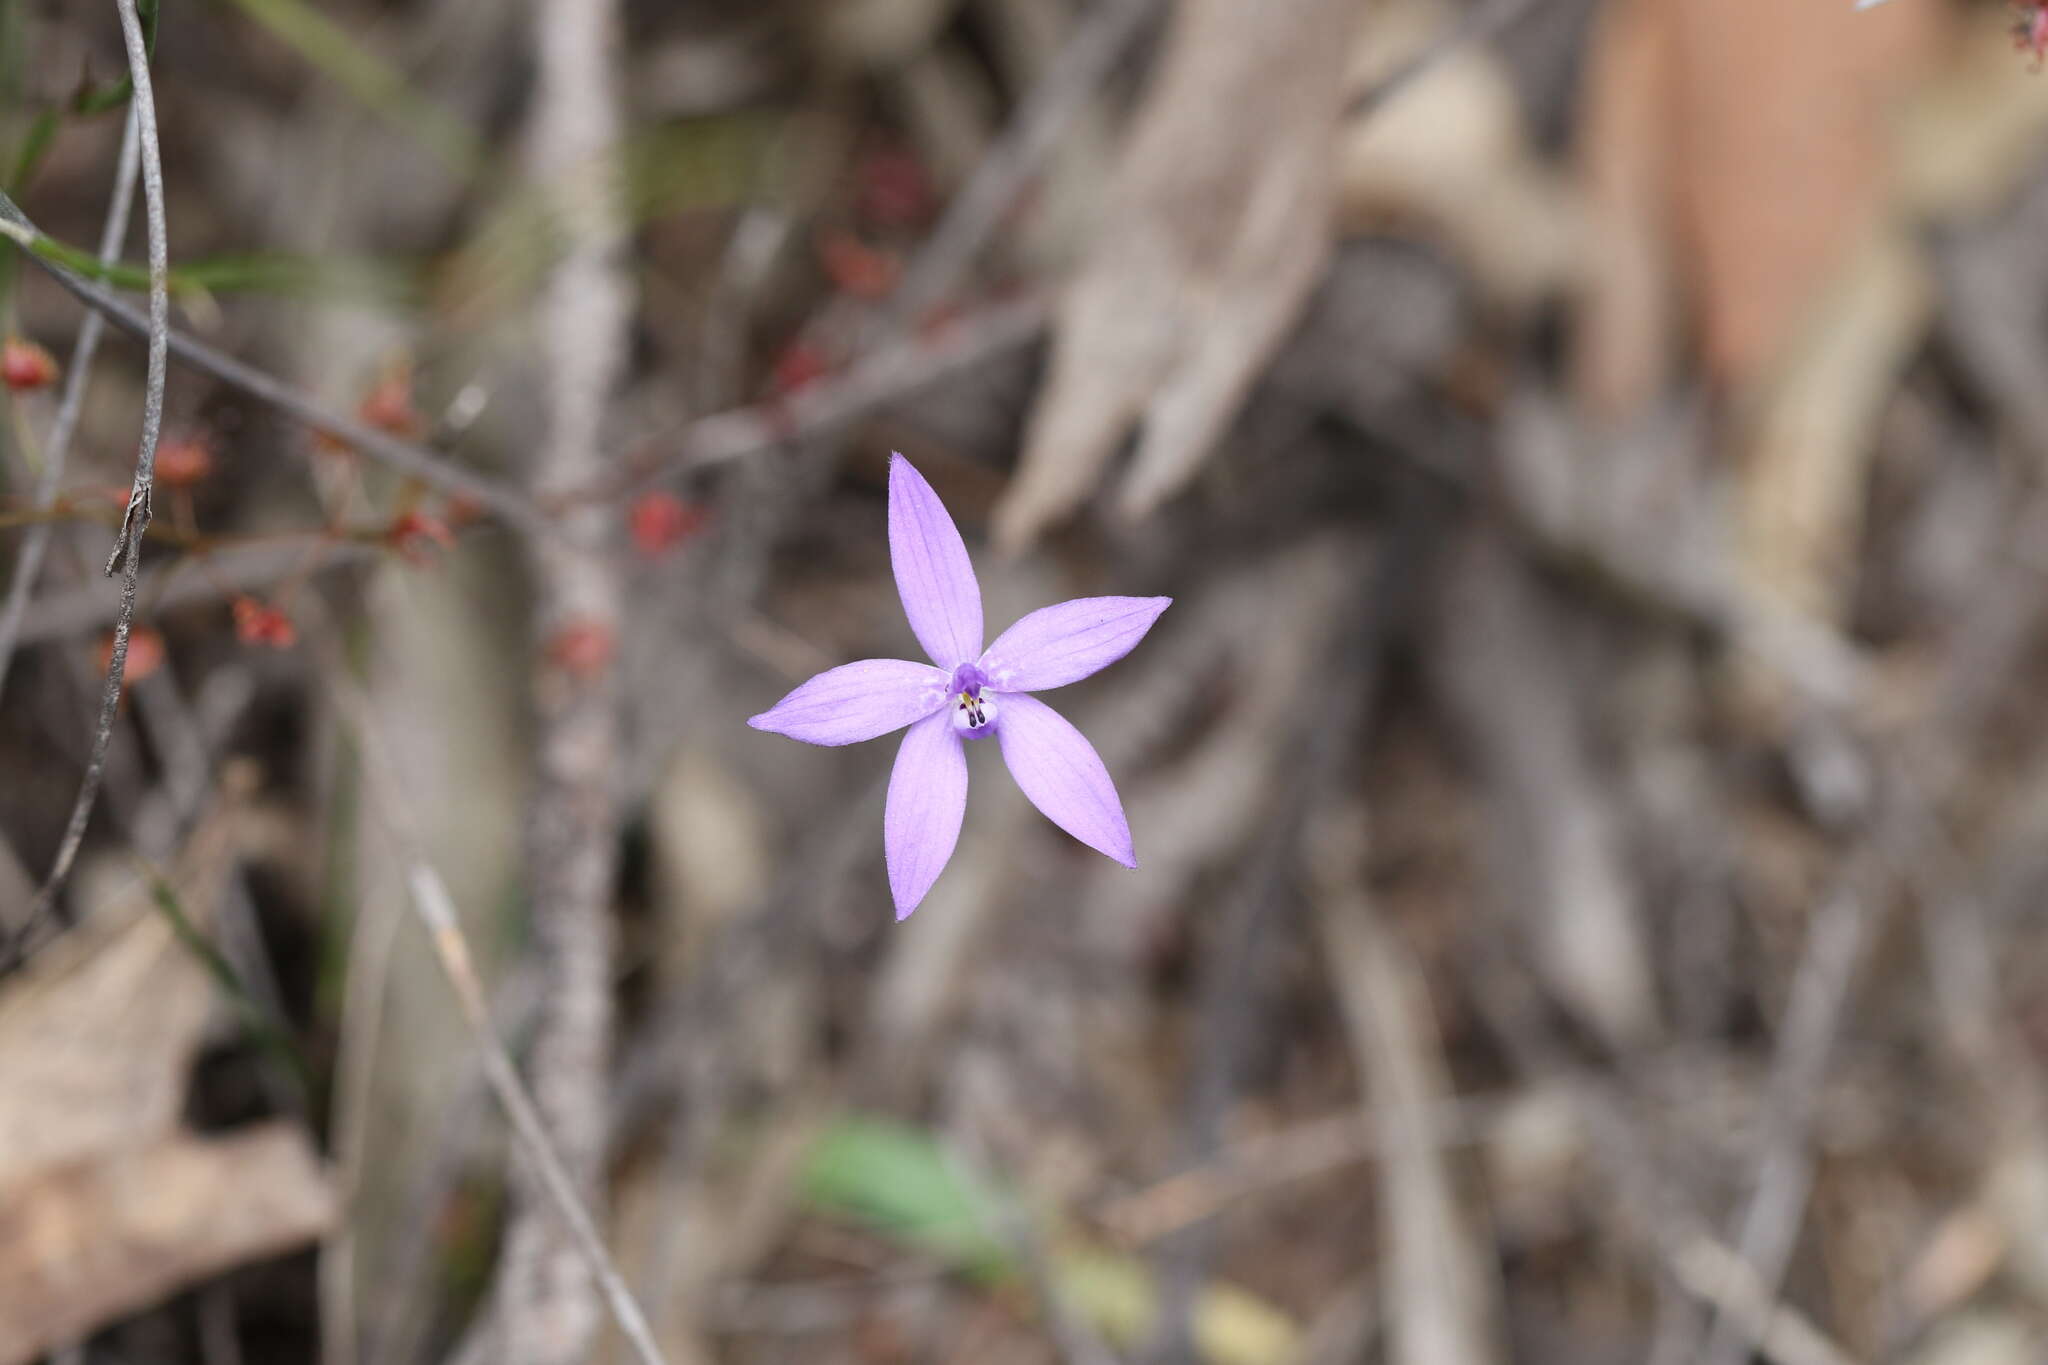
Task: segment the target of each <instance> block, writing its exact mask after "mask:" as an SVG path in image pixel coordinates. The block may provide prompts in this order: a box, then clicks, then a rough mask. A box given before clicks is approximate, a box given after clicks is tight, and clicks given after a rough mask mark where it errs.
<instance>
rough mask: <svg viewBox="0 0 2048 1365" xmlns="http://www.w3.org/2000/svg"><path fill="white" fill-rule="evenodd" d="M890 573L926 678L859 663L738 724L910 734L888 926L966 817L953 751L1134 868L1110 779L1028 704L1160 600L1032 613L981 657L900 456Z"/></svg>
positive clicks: (890, 814)
mask: <svg viewBox="0 0 2048 1365" xmlns="http://www.w3.org/2000/svg"><path fill="white" fill-rule="evenodd" d="M889 559H890V562H891V563H892V565H893V566H894V568H895V570H896V592H897V595H898V596H900V597H901V598H902V599H903V614H904V615H905V616H908V617H909V618H910V629H911V632H912V633H913V634H915V635H916V636H917V642H918V643H919V644H920V645H923V646H924V652H925V653H926V654H928V655H930V656H931V660H932V662H931V663H930V664H920V663H912V662H910V661H909V660H905V659H863V660H861V661H860V662H859V663H851V664H842V665H841V666H840V667H838V668H833V669H827V670H826V671H825V672H823V673H820V674H818V676H817V677H815V678H812V679H811V680H810V681H809V682H807V683H805V684H804V685H803V686H801V687H799V688H797V689H796V690H795V691H794V692H791V693H790V694H789V695H788V696H786V697H784V698H783V699H782V700H781V701H779V702H777V703H775V705H774V706H773V707H772V708H771V709H769V710H767V711H764V712H762V713H761V714H760V715H758V716H755V717H754V718H753V719H751V720H749V721H748V722H747V724H749V725H751V726H753V727H754V728H755V729H756V730H769V731H772V732H774V733H775V734H779V735H788V736H789V737H790V738H791V739H800V740H802V741H803V742H804V743H806V744H857V743H859V742H860V741H861V740H864V739H873V738H875V737H876V736H878V735H886V734H888V733H889V732H891V731H892V730H901V729H903V728H904V727H905V726H908V727H909V731H908V733H906V734H905V735H904V736H903V745H902V747H901V748H899V749H898V750H897V751H896V767H895V769H894V770H893V771H892V772H891V773H890V775H889V799H888V804H887V806H886V809H885V812H884V815H883V819H882V846H883V851H884V853H885V854H886V855H887V860H888V864H889V892H890V894H891V895H892V896H893V897H894V898H895V901H896V918H897V919H899V920H900V919H903V918H905V917H906V916H908V915H909V914H910V912H911V911H913V910H915V909H917V905H918V902H919V901H922V900H923V899H924V897H925V893H926V892H927V891H929V890H931V888H932V883H933V882H936V881H937V880H938V879H939V873H940V872H942V871H943V870H945V866H946V862H947V860H948V859H950V858H951V857H952V856H953V847H954V845H955V844H957V843H958V842H959V841H960V824H961V821H962V819H963V818H964V817H965V815H966V812H967V753H966V750H965V748H964V747H963V746H962V743H961V741H963V740H968V739H981V738H983V737H984V736H986V735H989V734H993V735H995V737H996V740H997V742H998V743H999V744H1000V745H1001V746H1002V751H1003V762H1004V763H1006V764H1008V765H1009V768H1010V775H1011V776H1012V777H1014V778H1016V779H1017V785H1018V786H1019V787H1021V788H1022V789H1023V791H1024V795H1026V796H1027V797H1029V798H1031V804H1032V805H1034V806H1036V807H1038V809H1039V810H1040V811H1041V812H1042V813H1043V814H1044V815H1045V817H1046V819H1048V820H1050V821H1052V822H1053V823H1054V824H1055V825H1058V826H1059V827H1060V828H1061V829H1063V830H1065V831H1066V832H1067V833H1069V834H1071V835H1073V836H1074V837H1075V838H1076V839H1079V840H1080V841H1081V842H1082V843H1084V844H1086V845H1088V847H1090V848H1092V849H1094V850H1095V851H1096V852H1097V853H1101V854H1104V855H1106V856H1107V857H1109V858H1111V859H1113V860H1115V861H1116V862H1119V863H1122V864H1123V865H1124V866H1125V867H1133V868H1134V867H1136V866H1137V865H1138V860H1137V857H1136V855H1134V854H1133V853H1132V851H1131V827H1130V825H1129V823H1128V822H1127V821H1126V820H1125V819H1124V808H1123V803H1122V802H1121V801H1119V800H1118V799H1117V794H1116V786H1115V784H1114V783H1112V782H1111V781H1110V780H1109V770H1108V769H1106V768H1104V767H1103V766H1102V760H1101V759H1100V758H1099V757H1097V756H1096V753H1095V748H1094V746H1093V745H1091V744H1089V743H1088V741H1087V740H1086V739H1084V738H1083V737H1082V735H1081V732H1080V731H1079V730H1076V729H1075V728H1074V727H1073V726H1072V725H1069V724H1068V723H1067V722H1066V720H1065V719H1064V718H1062V717H1061V716H1060V714H1059V713H1058V712H1057V711H1055V710H1053V709H1052V708H1051V707H1050V706H1047V705H1046V704H1045V703H1044V702H1042V701H1040V700H1038V698H1036V697H1034V696H1032V695H1031V694H1032V693H1034V692H1042V691H1046V690H1048V689H1050V688H1054V687H1065V686H1066V685H1067V684H1068V683H1071V682H1079V681H1080V680H1081V679H1083V678H1085V677H1087V676H1088V675H1089V674H1091V673H1094V672H1096V671H1097V670H1099V669H1102V668H1106V667H1108V666H1109V665H1110V664H1113V663H1115V662H1116V661H1117V660H1118V659H1121V658H1123V657H1124V655H1126V654H1128V653H1130V652H1131V650H1132V649H1133V648H1135V647H1136V646H1137V643H1138V641H1140V640H1142V639H1144V638H1145V632H1146V631H1148V630H1150V629H1151V628H1152V623H1153V622H1154V621H1156V620H1158V619H1159V613H1161V612H1163V611H1165V610H1166V609H1167V607H1169V606H1170V605H1172V603H1173V599H1172V598H1171V597H1077V598H1075V599H1074V600H1073V601H1071V602H1061V603H1059V604H1058V605H1057V606H1051V607H1042V608H1040V609H1039V610H1037V611H1034V612H1032V613H1031V614H1030V615H1028V616H1026V617H1024V618H1023V619H1022V620H1020V621H1018V622H1017V624H1015V625H1013V626H1011V627H1010V628H1009V629H1008V630H1006V631H1004V632H1003V633H1002V634H1001V635H999V636H997V637H996V642H995V643H994V644H992V645H990V646H989V647H988V648H987V649H983V648H982V647H981V641H982V626H981V586H980V585H979V584H978V583H976V582H975V579H974V565H973V564H971V563H969V562H968V559H967V546H966V544H965V543H964V542H962V540H961V539H960V532H959V530H958V529H957V528H956V527H955V526H954V525H953V519H952V518H951V517H949V516H947V515H946V509H945V506H944V504H942V503H940V501H939V495H938V494H936V493H934V492H933V491H932V486H931V485H930V484H928V483H926V482H925V481H924V476H923V475H921V474H919V473H918V472H917V471H916V470H915V469H912V468H911V467H910V462H909V461H908V460H906V459H904V458H903V457H902V456H901V455H897V456H895V457H893V458H892V459H891V460H890V462H889Z"/></svg>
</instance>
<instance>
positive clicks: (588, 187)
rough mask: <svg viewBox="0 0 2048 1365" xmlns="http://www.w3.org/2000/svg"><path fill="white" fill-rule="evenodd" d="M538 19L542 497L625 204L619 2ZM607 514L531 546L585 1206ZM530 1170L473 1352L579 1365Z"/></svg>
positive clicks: (571, 435)
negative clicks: (617, 150)
mask: <svg viewBox="0 0 2048 1365" xmlns="http://www.w3.org/2000/svg"><path fill="white" fill-rule="evenodd" d="M533 21H534V28H533V44H534V51H535V55H536V60H537V68H536V73H535V90H534V100H533V112H532V122H533V128H532V148H533V173H534V177H535V180H536V182H537V183H539V184H543V185H559V186H561V187H562V192H560V193H557V194H555V195H553V196H552V202H551V207H552V213H553V217H554V219H555V221H556V223H557V224H558V226H559V228H560V230H561V235H562V241H563V245H564V249H563V252H562V255H561V257H560V258H559V259H558V260H557V261H556V262H555V264H554V267H553V270H552V271H551V273H550V275H549V277H548V279H547V282H546V284H545V286H544V287H543V289H542V292H541V298H540V302H539V308H538V310H537V320H538V322H539V335H540V354H539V360H540V363H541V375H542V384H543V387H544V393H543V399H544V411H545V413H546V422H547V427H546V431H545V432H544V433H543V434H542V436H541V440H540V442H539V444H538V447H537V449H536V450H535V452H534V459H533V464H532V468H531V470H530V472H529V476H528V483H529V487H530V488H531V490H532V492H533V495H534V498H535V501H536V502H539V503H541V504H542V505H544V506H545V505H547V503H548V500H549V498H550V497H551V496H553V495H555V494H559V493H562V492H566V491H569V490H573V489H578V488H583V487H587V486H589V485H590V484H591V483H593V482H595V481H596V480H597V479H598V478H599V477H600V476H601V475H602V473H603V472H604V470H605V468H606V463H607V460H606V452H605V450H604V447H603V437H604V418H605V413H606V411H607V409H608V408H609V407H610V405H611V402H612V399H613V396H614V395H615V394H616V392H617V391H618V387H619V382H620V378H621V376H622V375H623V374H624V372H625V368H626V359H627V351H628V333H629V330H630V328H631V325H632V312H633V296H632V291H631V286H630V283H629V280H628V275H627V272H626V270H625V268H624V264H623V259H622V258H623V256H624V247H625V242H626V232H627V229H626V217H625V208H624V205H623V203H622V202H621V200H620V193H619V189H618V186H617V185H616V184H615V183H614V181H613V177H612V176H611V175H610V174H608V173H607V172H606V170H605V169H604V168H605V167H606V165H607V161H608V153H609V152H610V150H611V149H612V148H613V146H614V145H615V144H616V143H617V142H618V139H619V135H620V126H621V123H622V115H621V111H620V107H619V90H620V88H621V86H622V84H623V76H622V75H621V72H620V69H619V54H618V41H619V22H620V21H619V13H618V3H617V0H541V3H540V4H538V5H537V6H535V8H534V12H533ZM613 525H614V523H613V521H612V518H611V515H610V513H609V511H608V509H607V508H606V507H605V506H604V505H602V504H601V503H590V502H583V503H573V504H569V505H567V506H564V507H562V508H561V511H560V514H559V529H560V532H561V534H560V535H558V536H555V537H551V538H546V539H541V538H534V539H531V540H529V541H528V543H527V544H526V546H525V547H524V548H525V549H526V552H527V562H528V565H529V567H530V570H531V575H532V582H533V590H534V602H533V615H532V624H531V630H532V635H533V639H532V642H531V643H532V656H531V664H532V673H531V676H532V700H533V723H532V735H533V755H534V762H533V783H532V790H531V792H530V794H529V796H528V799H527V808H526V835H525V840H524V848H523V855H524V857H523V861H524V863H525V868H526V878H525V880H526V889H527V904H528V914H529V916H530V917H531V920H532V924H533V935H534V939H535V943H536V946H537V947H538V949H539V952H540V958H541V963H542V966H543V969H544V971H545V972H546V979H545V988H544V992H543V995H542V999H541V1010H540V1018H539V1020H538V1023H537V1026H536V1028H535V1031H534V1038H533V1046H532V1049H531V1051H530V1053H529V1056H528V1068H529V1074H530V1076H531V1078H532V1084H533V1095H534V1101H535V1105H536V1107H537V1109H538V1111H539V1117H540V1118H541V1119H542V1120H543V1121H544V1122H545V1123H546V1125H547V1131H548V1136H549V1138H550V1139H551V1141H552V1144H553V1147H554V1149H555V1151H556V1152H557V1153H558V1154H559V1155H560V1156H561V1158H562V1160H561V1174H562V1176H563V1178H565V1179H567V1180H569V1181H571V1182H572V1183H573V1185H574V1187H575V1189H576V1191H577V1193H578V1194H579V1195H580V1196H581V1201H582V1203H583V1204H585V1205H587V1206H588V1207H591V1208H601V1207H602V1206H603V1200H604V1185H603V1181H602V1175H603V1172H604V1143H605V1122H606V1116H607V1112H608V1111H607V1107H606V1100H607V1097H608V1087H609V1081H610V1076H611V1066H610V1054H611V1042H612V1013H613V1010H612V975H613V967H612V959H613V940H614V938H615V929H614V923H613V919H612V893H613V883H614V882H615V880H616V878H617V874H618V856H619V844H620V828H619V825H620V793H619V789H618V780H617V773H618V767H619V762H620V750H621V723H620V717H621V711H620V704H619V676H618V669H617V665H616V662H615V661H616V657H617V647H616V646H617V641H618V639H619V634H620V621H621V616H622V601H623V597H624V593H623V589H622V586H621V582H620V570H619V565H618V563H617V561H616V559H615V557H614V555H613V553H612V545H611V541H612V530H613ZM534 1174H535V1173H534V1172H532V1171H526V1170H521V1171H516V1172H515V1173H514V1175H515V1178H514V1182H513V1192H514V1200H513V1204H512V1211H511V1219H510V1223H509V1226H508V1227H507V1229H506V1232H505V1245H504V1251H503V1253H502V1254H501V1255H500V1257H499V1260H498V1272H497V1285H496V1288H495V1290H494V1291H493V1293H492V1295H491V1299H490V1303H489V1305H488V1306H487V1308H486V1309H485V1310H484V1312H483V1314H482V1315H481V1316H480V1319H479V1321H478V1324H477V1326H476V1327H475V1328H473V1329H472V1332H471V1339H470V1342H469V1343H468V1345H469V1346H470V1347H480V1348H481V1353H482V1355H483V1357H484V1358H486V1359H489V1360H491V1361H493V1362H497V1363H498V1365H575V1362H578V1361H581V1360H582V1359H584V1357H585V1356H587V1355H588V1353H589V1350H590V1345H591V1342H592V1341H593V1340H594V1338H595V1336H596V1332H597V1329H598V1328H599V1327H600V1326H601V1325H602V1321H603V1315H602V1310H601V1309H600V1307H599V1306H598V1302H597V1296H596V1294H595V1293H594V1292H593V1289H594V1286H593V1285H592V1283H591V1280H590V1279H589V1277H587V1276H586V1275H584V1274H583V1273H582V1266H581V1264H580V1262H579V1256H578V1250H577V1247H576V1245H575V1240H574V1239H573V1238H572V1237H571V1236H569V1235H567V1231H566V1229H564V1227H563V1226H562V1224H561V1223H560V1221H559V1220H557V1219H556V1218H554V1217H553V1216H552V1212H551V1210H550V1208H549V1204H550V1202H551V1193H550V1191H549V1190H547V1189H546V1188H544V1187H537V1186H536V1184H535V1181H534V1180H533V1176H534Z"/></svg>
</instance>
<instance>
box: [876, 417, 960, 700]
mask: <svg viewBox="0 0 2048 1365" xmlns="http://www.w3.org/2000/svg"><path fill="white" fill-rule="evenodd" d="M889 562H890V564H891V565H892V566H893V567H894V568H895V570H896V592H897V594H898V595H899V596H900V597H902V599H903V614H904V615H905V616H908V617H909V618H910V629H911V630H912V631H913V632H914V633H915V634H916V635H917V642H918V643H919V644H921V645H923V646H924V652H925V653H927V654H929V655H931V659H932V662H933V663H935V664H937V665H938V666H939V667H941V668H945V669H952V668H955V667H958V666H959V665H961V664H964V663H970V662H972V661H973V660H974V658H975V657H976V656H977V655H979V654H980V653H981V585H980V584H979V583H977V582H975V581H974V565H973V564H971V563H969V562H968V559H967V545H966V543H965V542H963V541H962V540H961V539H960V531H959V528H958V527H956V526H954V525H953V518H952V517H950V516H948V515H947V514H946V507H945V504H944V503H942V502H940V501H939V495H938V494H937V493H934V492H932V486H931V485H930V484H928V483H926V482H925V481H924V475H922V474H920V473H918V472H917V471H916V470H915V469H912V468H911V467H910V461H908V460H906V459H904V458H903V457H902V456H901V455H896V456H892V457H891V458H890V460H889Z"/></svg>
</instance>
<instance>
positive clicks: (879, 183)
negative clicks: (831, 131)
mask: <svg viewBox="0 0 2048 1365" xmlns="http://www.w3.org/2000/svg"><path fill="white" fill-rule="evenodd" d="M854 174H855V178H856V180H857V181H858V182H859V186H860V188H859V193H858V196H857V199H856V204H857V207H858V211H859V213H860V215H861V217H863V218H865V219H866V220H867V221H868V222H870V223H873V224H874V225H875V226H876V227H883V228H907V227H916V226H917V225H918V224H920V223H922V222H924V221H925V219H927V218H929V217H931V213H932V203H933V199H934V196H933V194H932V182H931V177H930V176H928V175H926V174H925V171H924V166H923V165H922V164H921V163H920V162H919V161H918V159H917V158H916V157H914V156H911V155H910V154H909V153H908V152H903V151H898V150H894V149H890V148H882V149H877V150H875V151H872V152H869V153H868V154H867V155H866V156H865V157H863V158H862V159H861V162H860V166H859V169H858V170H856V171H855V173H854Z"/></svg>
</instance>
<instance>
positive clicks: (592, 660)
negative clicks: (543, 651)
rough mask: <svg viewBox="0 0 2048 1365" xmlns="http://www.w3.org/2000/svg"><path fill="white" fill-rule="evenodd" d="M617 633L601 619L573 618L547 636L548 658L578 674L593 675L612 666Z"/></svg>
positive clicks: (564, 669) (567, 671) (574, 674)
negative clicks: (573, 619)
mask: <svg viewBox="0 0 2048 1365" xmlns="http://www.w3.org/2000/svg"><path fill="white" fill-rule="evenodd" d="M617 648H618V637H617V636H616V634H614V632H613V631H612V628H611V627H610V626H608V625H606V624H605V623H604V622H602V621H592V620H575V621H570V622H568V623H567V624H566V625H564V626H562V627H561V629H559V630H557V631H556V632H555V633H554V634H553V635H551V636H549V637H548V643H547V656H548V661H549V662H550V663H552V664H554V665H555V667H557V668H559V669H561V670H562V671H563V672H564V673H567V674H569V675H571V676H572V677H577V678H589V677H594V676H596V675H597V674H599V673H602V672H603V671H604V670H605V669H606V668H608V667H610V665H611V661H612V654H613V653H614V651H616V650H617Z"/></svg>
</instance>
